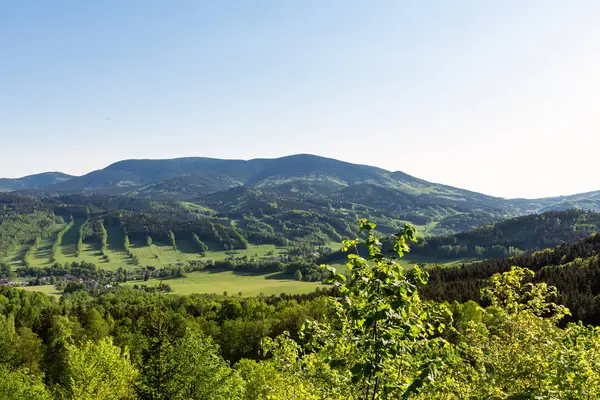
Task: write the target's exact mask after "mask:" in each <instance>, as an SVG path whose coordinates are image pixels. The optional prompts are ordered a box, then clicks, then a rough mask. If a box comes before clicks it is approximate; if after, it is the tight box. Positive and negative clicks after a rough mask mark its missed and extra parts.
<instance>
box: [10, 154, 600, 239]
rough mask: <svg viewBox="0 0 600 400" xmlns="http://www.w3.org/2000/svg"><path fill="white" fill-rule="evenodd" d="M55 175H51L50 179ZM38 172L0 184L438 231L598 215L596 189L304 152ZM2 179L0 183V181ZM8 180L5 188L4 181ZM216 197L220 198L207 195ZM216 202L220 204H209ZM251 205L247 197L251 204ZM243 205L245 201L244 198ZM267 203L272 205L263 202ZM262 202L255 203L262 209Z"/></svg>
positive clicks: (144, 161) (128, 162) (18, 188)
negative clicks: (505, 185) (243, 196)
mask: <svg viewBox="0 0 600 400" xmlns="http://www.w3.org/2000/svg"><path fill="white" fill-rule="evenodd" d="M53 174H55V175H53ZM45 175H48V174H38V175H35V176H34V177H37V179H32V178H30V179H29V180H26V179H25V180H23V179H24V178H23V179H22V180H21V181H19V182H13V181H12V180H11V181H10V182H8V181H6V180H5V185H4V186H2V185H0V190H2V189H3V190H5V191H6V190H12V191H17V192H19V191H21V192H24V193H27V194H28V195H36V194H38V195H40V194H44V195H48V196H53V195H54V196H55V195H64V194H77V193H84V194H85V193H89V194H102V195H119V196H130V197H141V198H149V199H169V200H176V201H192V202H196V203H199V204H205V205H206V204H208V203H210V204H211V205H212V206H214V207H216V208H218V209H220V210H221V212H229V211H230V209H228V207H234V208H235V209H236V210H238V211H239V207H243V206H244V204H250V203H240V199H238V198H236V196H237V195H236V193H239V191H230V189H232V188H236V187H248V188H250V187H254V188H257V189H258V191H257V192H256V193H255V194H254V195H253V196H254V197H256V196H263V197H264V198H265V199H267V198H268V199H281V200H282V201H283V204H299V203H302V202H304V203H306V204H308V203H310V204H312V206H311V207H313V206H314V207H333V208H336V209H339V210H344V209H347V210H364V211H365V212H368V213H369V215H377V214H378V213H381V215H382V218H385V219H386V220H388V221H390V220H399V221H409V222H412V223H415V224H417V225H421V226H422V227H423V228H422V229H424V230H425V231H431V233H433V232H435V234H445V233H452V232H459V231H464V230H468V229H471V228H473V227H475V226H477V225H479V224H482V223H483V224H485V223H489V222H492V221H496V220H500V219H505V218H511V217H516V216H520V215H527V214H532V213H540V212H546V211H557V210H565V209H573V208H579V209H585V210H591V211H600V191H595V192H587V193H578V194H574V195H568V196H558V197H547V198H541V199H506V198H502V197H495V196H489V195H485V194H482V193H478V192H475V191H471V190H467V189H461V188H456V187H453V186H449V185H444V184H440V183H432V182H429V181H426V180H423V179H420V178H417V177H414V176H412V175H409V174H406V173H404V172H402V171H388V170H386V169H383V168H380V167H375V166H370V165H364V164H354V163H349V162H345V161H340V160H336V159H333V158H327V157H321V156H316V155H312V154H294V155H288V156H284V157H279V158H256V159H251V160H240V159H220V158H210V157H181V158H173V159H129V160H121V161H117V162H115V163H112V164H110V165H108V166H107V167H105V168H103V169H100V170H95V171H91V172H90V173H87V174H85V175H82V176H77V177H71V176H69V175H66V174H58V175H56V173H50V174H49V176H46V177H45V180H44V179H43V177H44V176H45ZM0 182H2V181H0ZM7 182H8V183H7ZM214 193H222V195H221V196H216V197H215V196H211V195H212V194H214ZM215 198H220V199H221V200H220V201H221V203H219V204H214V199H215ZM254 201H255V200H252V202H254ZM247 202H250V199H247ZM270 202H272V201H270ZM267 203H269V202H261V204H267Z"/></svg>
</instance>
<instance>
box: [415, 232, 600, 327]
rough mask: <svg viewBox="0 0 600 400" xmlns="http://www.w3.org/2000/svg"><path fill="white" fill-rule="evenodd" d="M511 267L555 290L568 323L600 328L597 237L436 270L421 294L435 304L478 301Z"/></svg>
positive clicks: (599, 273)
mask: <svg viewBox="0 0 600 400" xmlns="http://www.w3.org/2000/svg"><path fill="white" fill-rule="evenodd" d="M513 265H518V266H520V267H524V268H528V269H530V270H533V271H535V272H536V276H535V279H534V281H535V282H547V283H549V284H551V285H553V286H556V287H557V288H558V290H559V293H560V296H559V301H560V302H561V303H562V304H564V305H566V306H567V307H568V308H569V309H570V310H571V312H572V313H573V315H572V316H571V317H570V318H568V319H567V320H576V321H577V320H582V321H584V322H586V323H591V324H594V325H600V300H597V297H598V295H600V236H599V235H592V236H590V237H588V238H585V239H582V240H579V241H577V242H574V243H570V244H564V245H560V246H557V247H556V248H554V249H547V250H541V251H537V252H534V253H532V254H524V255H521V256H518V257H513V258H505V259H494V260H485V261H478V262H474V263H470V264H464V265H461V266H456V267H450V266H440V267H435V268H432V269H430V270H429V273H430V281H429V284H428V285H427V286H426V287H425V288H424V289H423V291H422V293H423V296H425V297H426V298H428V299H431V300H435V301H459V302H464V301H468V300H474V301H477V300H479V297H480V290H481V289H482V288H483V287H484V286H485V285H486V284H487V280H488V279H489V278H490V277H491V276H492V275H493V274H496V273H501V272H506V271H508V270H509V269H510V267H511V266H513Z"/></svg>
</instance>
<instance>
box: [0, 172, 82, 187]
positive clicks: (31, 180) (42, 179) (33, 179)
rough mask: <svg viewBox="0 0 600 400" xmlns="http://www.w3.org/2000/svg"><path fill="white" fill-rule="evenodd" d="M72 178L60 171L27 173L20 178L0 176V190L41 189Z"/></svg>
mask: <svg viewBox="0 0 600 400" xmlns="http://www.w3.org/2000/svg"><path fill="white" fill-rule="evenodd" d="M71 178H73V176H71V175H67V174H63V173H62V172H44V173H42V174H35V175H28V176H24V177H22V178H16V179H8V178H0V192H12V191H15V190H26V189H41V188H44V187H47V186H51V185H54V184H57V183H60V182H65V181H67V180H69V179H71Z"/></svg>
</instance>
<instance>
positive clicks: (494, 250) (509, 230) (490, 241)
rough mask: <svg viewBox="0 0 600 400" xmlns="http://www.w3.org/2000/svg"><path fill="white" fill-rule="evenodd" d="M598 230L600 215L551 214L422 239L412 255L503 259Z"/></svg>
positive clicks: (552, 245) (413, 249) (578, 213)
mask: <svg viewBox="0 0 600 400" xmlns="http://www.w3.org/2000/svg"><path fill="white" fill-rule="evenodd" d="M598 231H600V213H594V212H586V211H581V210H567V211H552V212H547V213H544V214H539V215H538V214H535V215H528V216H524V217H518V218H514V219H509V220H506V221H500V222H496V223H492V224H488V225H486V226H482V227H479V228H476V229H473V230H470V231H467V232H462V233H458V234H455V235H452V236H438V237H431V238H426V239H423V240H421V241H420V242H419V243H418V245H416V246H414V247H413V248H412V253H413V254H423V255H428V256H437V257H440V258H443V257H448V258H452V257H480V258H482V257H484V258H505V257H513V256H517V255H519V254H520V253H522V252H523V251H531V250H539V249H545V248H549V247H555V246H558V245H559V244H562V243H569V242H573V241H576V240H579V239H582V238H585V237H587V236H589V235H591V234H592V233H596V232H598Z"/></svg>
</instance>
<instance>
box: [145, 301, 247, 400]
mask: <svg viewBox="0 0 600 400" xmlns="http://www.w3.org/2000/svg"><path fill="white" fill-rule="evenodd" d="M145 330H146V333H147V334H148V341H149V342H148V347H147V348H146V349H145V350H144V352H143V360H142V363H141V370H142V376H141V380H140V383H139V384H138V385H137V393H138V396H139V397H140V398H143V399H147V400H159V399H165V400H166V399H169V400H184V399H207V400H227V399H241V393H242V392H241V389H242V387H243V386H242V383H241V382H240V380H239V378H238V377H237V374H235V373H234V372H233V371H232V370H231V369H230V368H229V366H228V365H227V364H226V363H225V361H223V359H222V358H221V357H220V356H219V355H218V347H216V346H215V345H214V344H212V342H211V340H210V339H208V338H206V337H203V336H202V335H200V334H198V333H196V332H193V331H191V330H190V329H186V330H185V331H184V332H183V335H182V336H180V332H179V331H178V329H177V327H175V326H173V325H172V322H171V321H169V319H168V317H167V316H166V315H165V314H164V313H160V312H155V313H153V314H152V315H151V317H150V318H149V320H148V321H147V324H146V327H145Z"/></svg>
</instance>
